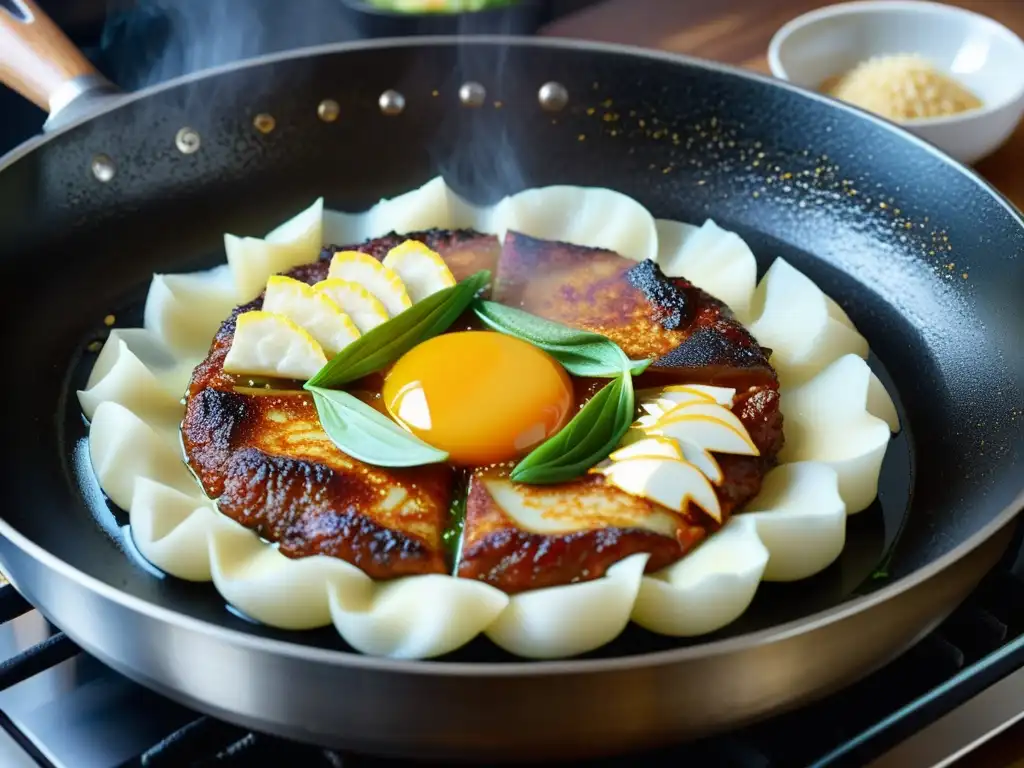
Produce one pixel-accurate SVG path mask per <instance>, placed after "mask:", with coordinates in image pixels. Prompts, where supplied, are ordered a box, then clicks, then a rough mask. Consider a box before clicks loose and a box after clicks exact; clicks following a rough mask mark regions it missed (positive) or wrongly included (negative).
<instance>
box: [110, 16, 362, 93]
mask: <svg viewBox="0 0 1024 768" xmlns="http://www.w3.org/2000/svg"><path fill="white" fill-rule="evenodd" d="M108 2H109V3H110V4H111V5H112V6H115V7H114V8H112V9H111V11H110V13H109V14H108V17H107V18H108V20H107V23H106V26H105V28H104V30H103V38H102V41H101V48H102V55H103V59H104V62H103V65H104V69H106V70H107V72H108V73H109V74H110V75H111V76H112V78H113V79H114V80H115V82H117V83H119V84H120V85H121V86H123V87H124V88H126V89H128V90H138V89H139V88H144V87H146V86H150V85H154V84H156V83H159V82H162V81H164V80H168V79H170V78H173V77H178V76H179V75H184V74H188V73H190V72H196V71H198V70H202V69H207V68H209V67H215V66H219V65H221V64H227V63H230V62H232V61H238V60H240V59H246V58H251V57H253V56H259V55H261V54H266V53H272V52H275V51H281V50H287V49H289V48H299V47H303V46H308V45H318V44H322V43H329V42H339V41H345V40H350V39H352V38H353V37H354V31H353V30H352V28H351V26H350V25H349V24H348V22H347V20H346V19H345V17H344V15H343V11H342V8H341V2H340V0H302V2H282V1H281V0H245V1H244V2H243V1H242V0H138V2H136V3H134V7H133V8H131V9H130V10H118V8H117V7H118V6H123V5H124V3H123V2H122V0H108Z"/></svg>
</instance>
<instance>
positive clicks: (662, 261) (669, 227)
mask: <svg viewBox="0 0 1024 768" xmlns="http://www.w3.org/2000/svg"><path fill="white" fill-rule="evenodd" d="M655 225H656V226H657V230H658V266H659V267H661V271H662V272H664V273H665V274H666V275H668V276H669V277H685V278H686V279H687V280H689V281H690V282H691V283H693V284H694V285H696V286H697V287H698V288H702V289H703V290H705V291H707V292H708V293H710V294H711V295H712V296H714V297H715V298H717V299H719V300H720V301H724V302H725V303H726V304H728V305H729V307H730V308H731V309H732V311H733V313H734V314H735V315H736V318H737V319H738V320H739V321H740V322H746V321H748V320H749V319H750V304H751V300H752V298H753V295H754V287H755V286H756V284H757V260H756V259H755V258H754V254H753V252H751V250H750V248H749V247H748V246H747V244H746V243H745V242H743V239H742V238H741V237H740V236H739V235H737V234H736V233H735V232H729V231H727V230H724V229H722V228H721V227H719V226H718V225H717V224H715V222H713V221H712V220H711V219H708V220H707V221H705V222H704V226H702V227H700V228H699V229H698V230H697V231H695V232H691V231H690V230H691V229H692V228H691V227H690V225H688V224H680V223H679V222H675V221H665V220H658V221H656V222H655ZM679 230H682V231H679Z"/></svg>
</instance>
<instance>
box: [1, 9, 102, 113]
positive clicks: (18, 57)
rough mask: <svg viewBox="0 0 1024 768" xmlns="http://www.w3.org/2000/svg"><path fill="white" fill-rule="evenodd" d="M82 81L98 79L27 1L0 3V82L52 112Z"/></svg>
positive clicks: (58, 32) (45, 18)
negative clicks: (76, 84)
mask: <svg viewBox="0 0 1024 768" xmlns="http://www.w3.org/2000/svg"><path fill="white" fill-rule="evenodd" d="M12 8H13V10H11V9H12ZM83 78H84V79H86V80H89V79H93V78H95V79H101V76H100V74H99V73H98V72H97V71H96V68H95V67H93V65H92V64H91V63H90V62H89V60H88V59H86V58H85V56H84V55H83V54H82V52H81V51H79V50H78V49H77V48H76V47H75V45H74V43H72V42H71V41H70V40H69V39H68V38H67V37H66V36H65V35H64V33H63V32H61V30H60V28H59V27H58V26H57V25H56V24H54V23H53V21H52V20H51V19H50V17H49V16H47V15H46V14H45V13H43V11H42V10H40V8H39V6H38V5H36V4H35V2H33V0H4V1H3V2H2V3H0V81H2V82H3V83H4V84H5V85H8V86H10V87H11V88H13V89H14V90H16V91H17V92H18V93H20V94H21V95H22V96H24V97H25V98H26V99H28V100H29V101H32V102H33V103H35V104H36V105H37V106H39V107H41V108H42V109H45V110H46V111H47V112H55V111H57V109H59V108H60V107H61V106H63V104H65V103H67V102H68V101H70V99H71V98H73V97H74V95H77V94H74V93H69V92H68V91H69V90H71V91H75V90H78V88H76V87H75V85H74V83H76V82H82V80H81V79H83Z"/></svg>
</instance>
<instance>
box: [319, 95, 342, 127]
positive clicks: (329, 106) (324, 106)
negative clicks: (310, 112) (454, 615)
mask: <svg viewBox="0 0 1024 768" xmlns="http://www.w3.org/2000/svg"><path fill="white" fill-rule="evenodd" d="M339 114H341V105H340V104H338V102H336V101H335V100H334V99H324V100H323V101H321V102H320V103H319V104H317V105H316V116H317V117H319V118H320V119H321V120H323V121H324V122H325V123H333V122H334V121H335V120H337V119H338V115H339Z"/></svg>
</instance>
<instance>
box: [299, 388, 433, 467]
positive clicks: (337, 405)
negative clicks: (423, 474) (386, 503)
mask: <svg viewBox="0 0 1024 768" xmlns="http://www.w3.org/2000/svg"><path fill="white" fill-rule="evenodd" d="M307 389H308V390H309V391H310V392H312V393H313V403H314V404H315V405H316V412H317V415H318V416H319V417H320V425H321V426H322V427H323V428H324V432H326V433H327V436H328V437H329V438H331V442H332V443H334V444H335V445H336V446H338V448H340V449H341V450H342V451H344V452H345V453H347V454H348V455H349V456H351V457H352V458H354V459H359V461H365V462H366V463H367V464H373V465H374V466H377V467H416V466H420V465H422V464H437V463H439V462H442V461H446V460H447V459H448V454H447V453H446V452H444V451H442V450H439V449H437V448H434V447H433V446H431V445H427V444H426V443H425V442H423V441H422V440H420V439H419V438H418V437H416V436H415V435H414V434H412V433H411V432H407V431H406V430H404V429H402V427H400V426H399V425H398V424H396V423H395V422H393V421H392V420H391V419H389V418H388V417H387V416H385V415H384V414H382V413H380V412H379V411H378V410H377V409H375V408H373V407H372V406H370V405H367V404H366V403H364V402H363V401H362V400H360V399H359V398H357V397H354V396H352V395H350V394H349V393H348V392H342V391H340V390H337V389H323V388H321V387H314V386H307Z"/></svg>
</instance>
